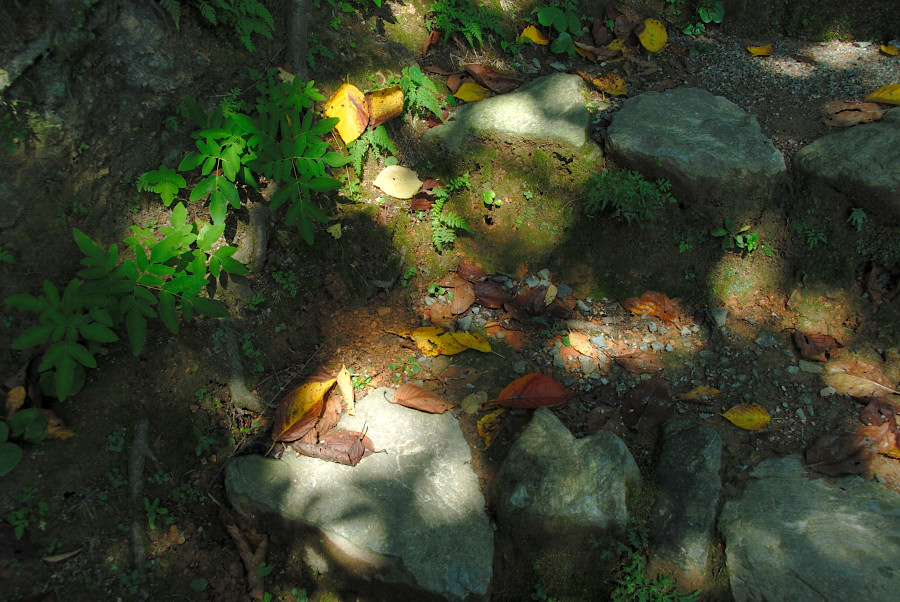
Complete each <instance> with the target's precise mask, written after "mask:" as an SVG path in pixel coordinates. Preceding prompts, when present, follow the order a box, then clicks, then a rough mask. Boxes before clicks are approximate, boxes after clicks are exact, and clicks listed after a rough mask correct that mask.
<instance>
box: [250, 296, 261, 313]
mask: <svg viewBox="0 0 900 602" xmlns="http://www.w3.org/2000/svg"><path fill="white" fill-rule="evenodd" d="M265 302H266V298H265V297H263V296H262V295H253V296H252V297H250V300H249V301H247V309H248V310H250V311H256V310H257V309H259V306H260V305H262V304H263V303H265Z"/></svg>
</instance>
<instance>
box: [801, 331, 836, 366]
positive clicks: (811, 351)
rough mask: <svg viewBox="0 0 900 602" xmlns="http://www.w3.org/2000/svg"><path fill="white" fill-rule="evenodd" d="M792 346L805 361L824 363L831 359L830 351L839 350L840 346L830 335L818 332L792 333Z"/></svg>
mask: <svg viewBox="0 0 900 602" xmlns="http://www.w3.org/2000/svg"><path fill="white" fill-rule="evenodd" d="M794 344H795V345H796V346H797V349H798V350H799V351H800V355H802V356H803V357H805V358H807V359H811V360H816V361H819V362H826V361H828V360H830V359H831V354H830V353H829V352H830V350H831V349H839V348H840V347H841V344H840V343H838V342H837V339H835V338H834V337H833V336H831V335H830V334H822V333H820V332H800V331H799V330H795V331H794Z"/></svg>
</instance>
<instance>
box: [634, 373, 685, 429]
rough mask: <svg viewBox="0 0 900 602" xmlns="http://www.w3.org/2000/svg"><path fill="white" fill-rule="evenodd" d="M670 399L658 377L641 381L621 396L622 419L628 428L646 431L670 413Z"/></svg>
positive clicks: (672, 408) (671, 404)
mask: <svg viewBox="0 0 900 602" xmlns="http://www.w3.org/2000/svg"><path fill="white" fill-rule="evenodd" d="M674 410H675V403H674V402H673V401H672V397H671V395H669V390H668V389H667V388H666V385H665V382H664V381H663V380H662V379H660V378H651V379H650V380H645V381H642V382H641V383H640V384H638V385H637V386H636V387H634V388H632V389H630V390H629V391H628V392H627V393H625V395H624V396H623V397H622V406H621V412H622V421H623V423H624V424H625V426H627V427H628V428H630V429H633V430H636V431H639V432H642V433H646V432H648V431H651V430H653V429H654V428H656V427H657V426H658V425H660V424H662V423H663V422H665V421H666V420H668V419H669V417H670V416H671V415H672V412H673V411H674Z"/></svg>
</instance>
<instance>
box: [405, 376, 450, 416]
mask: <svg viewBox="0 0 900 602" xmlns="http://www.w3.org/2000/svg"><path fill="white" fill-rule="evenodd" d="M391 403H396V404H398V405H401V406H403V407H406V408H412V409H414V410H419V411H421V412H428V413H429V414H443V413H444V412H446V411H447V410H449V409H450V408H452V407H453V406H452V405H450V404H448V403H446V402H444V400H442V399H441V398H440V397H439V396H438V395H437V394H436V393H435V392H434V391H429V390H428V389H425V388H423V387H420V386H419V385H413V384H410V383H407V384H405V385H401V386H400V387H399V388H398V389H397V390H396V391H394V398H393V399H392V400H391Z"/></svg>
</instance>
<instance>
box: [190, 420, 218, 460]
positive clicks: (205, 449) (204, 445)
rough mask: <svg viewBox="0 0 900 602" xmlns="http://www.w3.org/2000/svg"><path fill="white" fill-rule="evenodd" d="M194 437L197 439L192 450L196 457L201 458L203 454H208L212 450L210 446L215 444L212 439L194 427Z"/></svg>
mask: <svg viewBox="0 0 900 602" xmlns="http://www.w3.org/2000/svg"><path fill="white" fill-rule="evenodd" d="M194 435H195V436H196V437H197V447H195V448H194V452H195V453H196V454H197V456H198V457H199V456H202V455H203V454H208V453H209V451H210V449H211V448H212V444H213V443H215V442H216V440H215V439H213V438H212V437H207V436H206V435H204V434H203V431H201V430H200V428H199V427H196V426H195V427H194Z"/></svg>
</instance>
